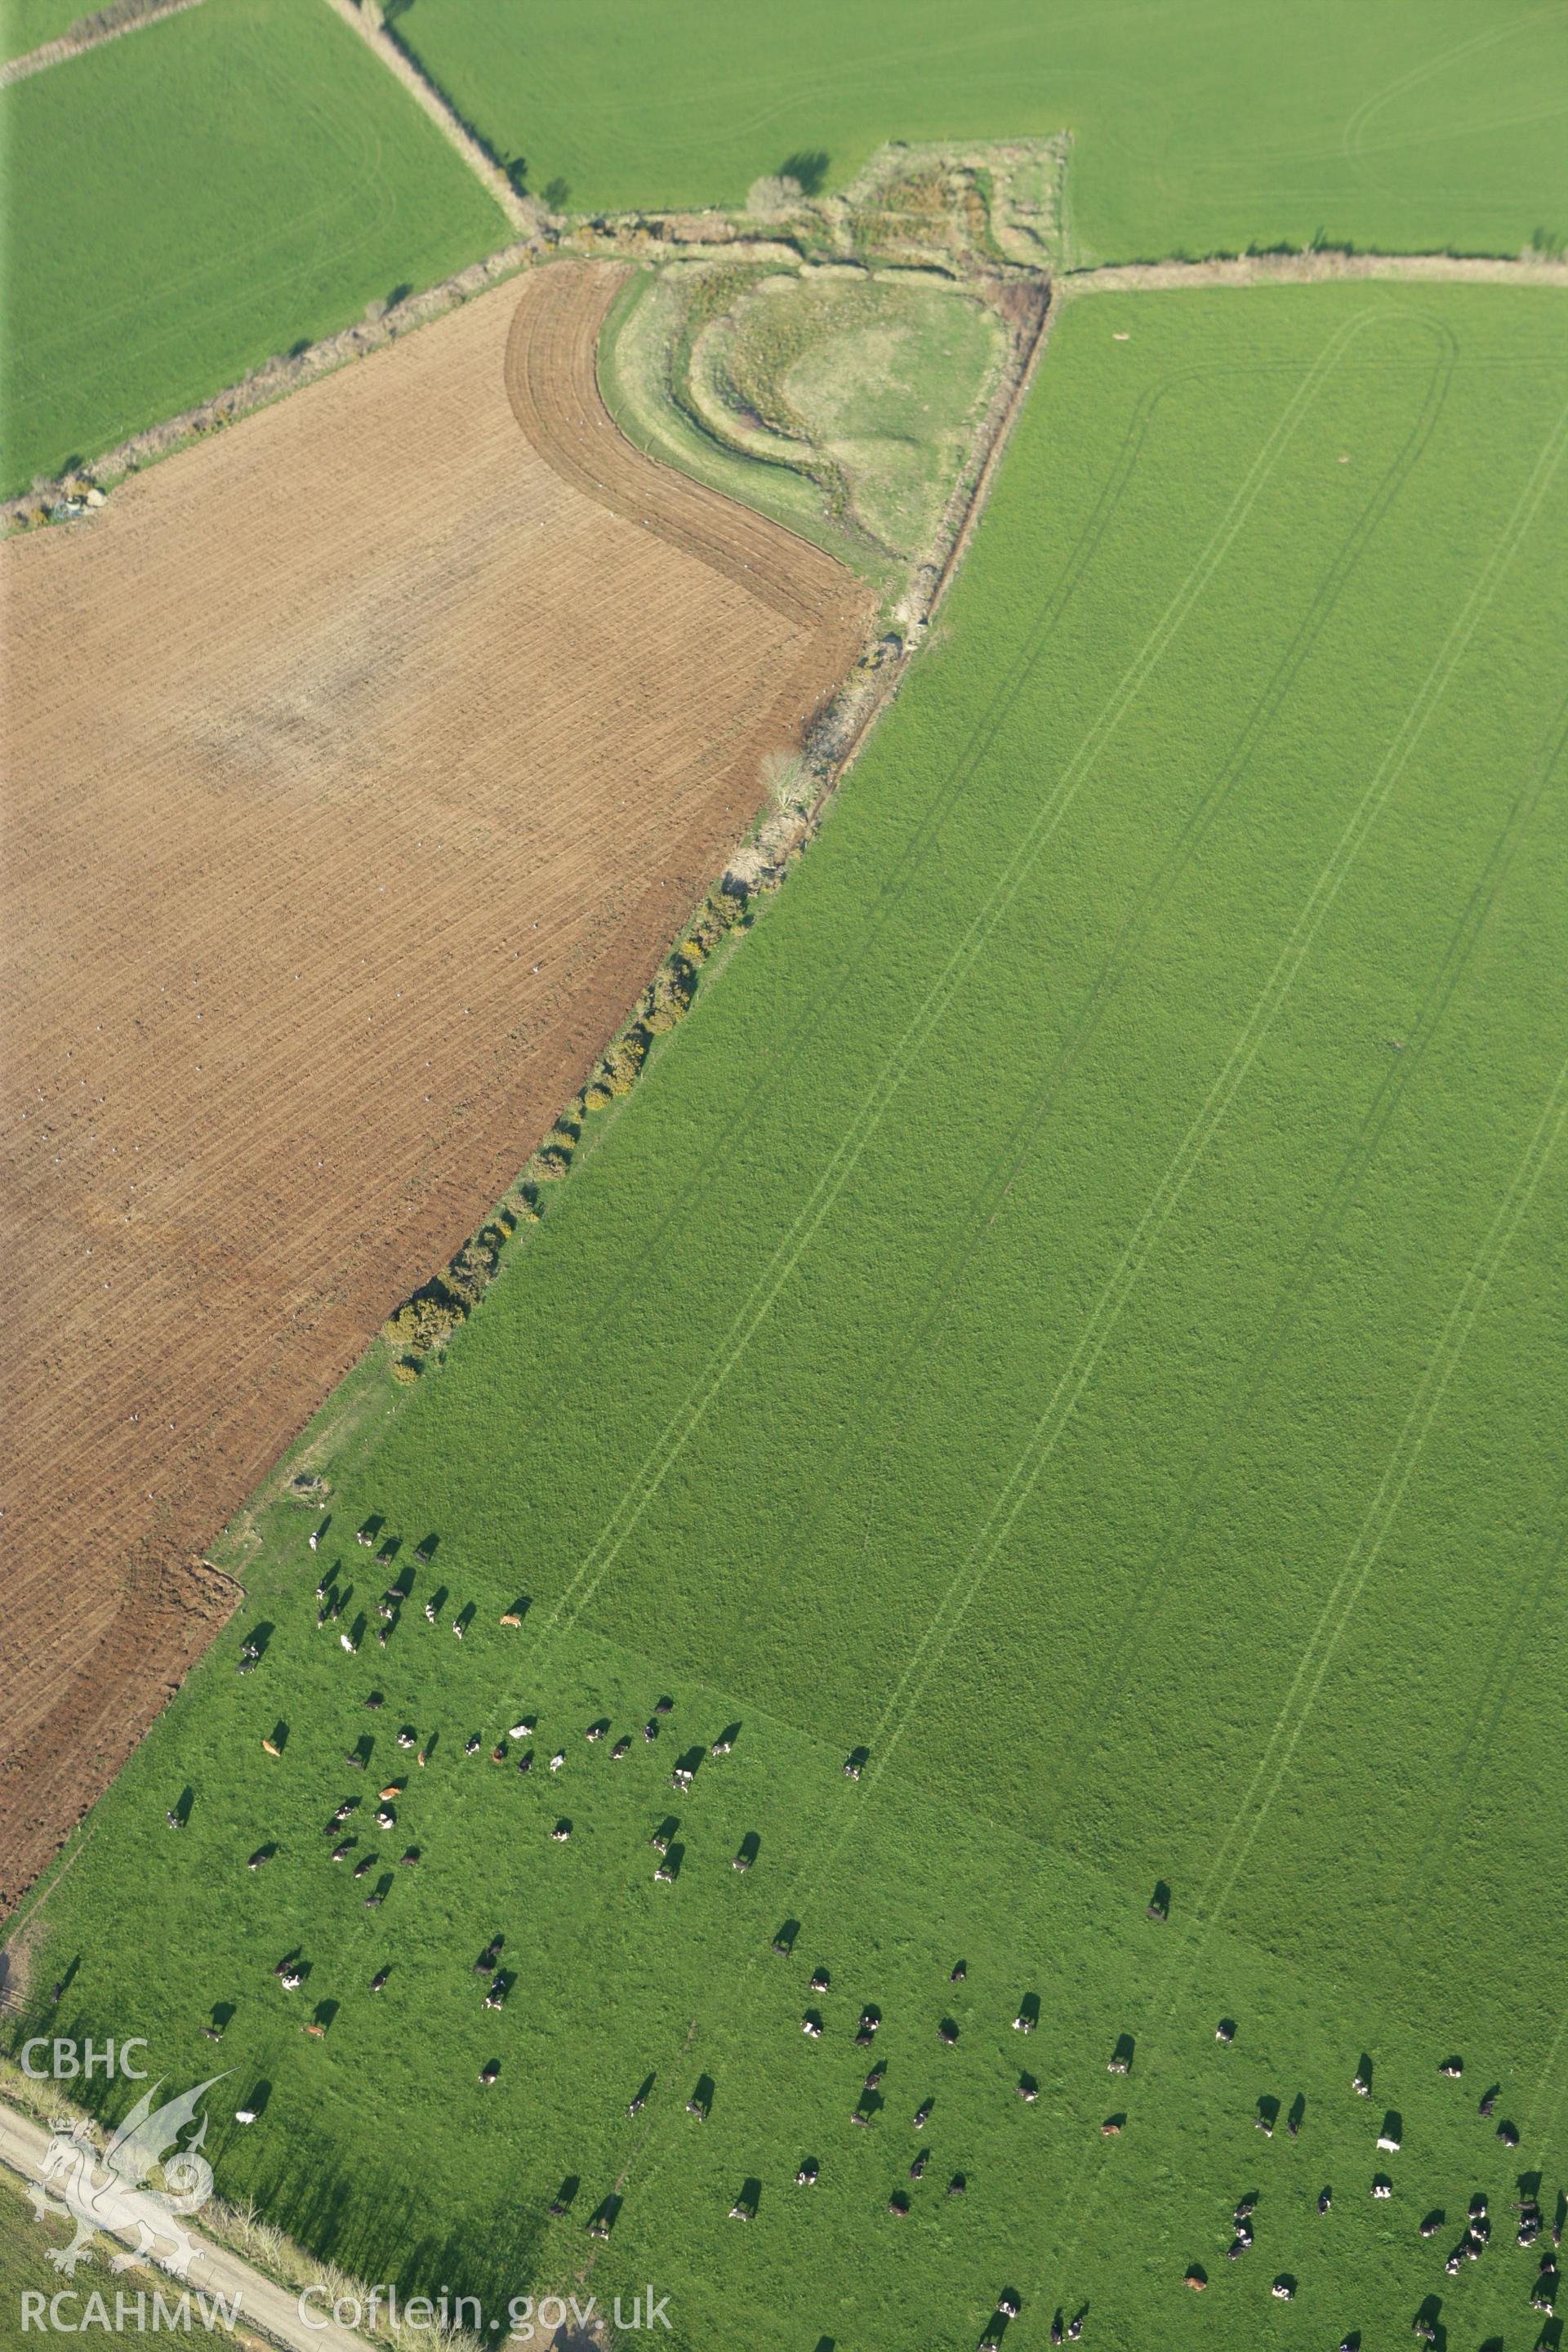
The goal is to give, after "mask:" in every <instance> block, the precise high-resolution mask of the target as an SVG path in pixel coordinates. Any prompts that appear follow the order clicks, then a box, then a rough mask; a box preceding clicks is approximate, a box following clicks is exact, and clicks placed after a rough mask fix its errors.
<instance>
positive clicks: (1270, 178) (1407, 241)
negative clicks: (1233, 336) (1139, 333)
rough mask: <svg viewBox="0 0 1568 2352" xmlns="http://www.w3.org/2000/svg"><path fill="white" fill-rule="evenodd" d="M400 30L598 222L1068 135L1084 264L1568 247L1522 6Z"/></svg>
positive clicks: (1565, 170) (818, 1)
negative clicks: (601, 213) (1322, 240)
mask: <svg viewBox="0 0 1568 2352" xmlns="http://www.w3.org/2000/svg"><path fill="white" fill-rule="evenodd" d="M395 14H396V20H397V31H398V37H399V38H400V39H401V40H403V41H404V42H405V44H406V45H407V47H409V48H411V49H412V50H413V51H414V52H415V53H416V55H417V57H418V58H419V59H420V61H421V62H422V64H423V65H424V66H425V68H426V71H427V72H428V73H429V74H431V76H432V77H433V78H434V79H435V80H436V81H437V83H438V84H439V85H440V87H441V88H442V89H445V90H446V91H447V92H448V94H449V95H450V96H451V98H452V100H453V101H454V102H455V104H456V105H457V106H458V109H459V110H461V112H462V113H463V114H464V116H465V117H466V118H467V119H468V121H471V122H472V123H473V124H474V125H475V127H476V129H478V130H479V132H480V133H481V134H482V135H483V136H484V137H485V138H486V139H487V140H488V141H489V142H490V144H491V145H492V146H493V147H494V148H495V149H496V151H497V152H498V153H501V154H504V155H507V156H509V157H510V156H521V157H523V158H524V159H525V160H526V163H527V168H528V177H529V184H530V185H531V187H534V188H537V189H539V190H541V191H544V192H546V193H548V194H549V196H550V201H551V202H552V203H560V202H562V201H563V197H567V198H569V199H570V202H571V203H572V205H574V207H575V208H577V209H578V210H582V211H593V210H595V208H597V207H599V206H606V207H616V206H626V205H687V204H724V205H733V204H738V203H739V202H740V201H741V199H742V197H743V196H744V194H745V193H746V190H747V188H748V187H749V186H750V184H752V181H753V180H754V179H756V178H757V176H758V175H759V174H768V173H777V172H779V171H780V170H781V169H782V170H784V172H788V173H792V174H793V175H795V176H799V177H803V178H804V179H805V180H808V181H809V180H814V179H818V178H820V179H821V180H822V181H823V182H824V183H825V184H827V185H829V186H833V187H842V186H843V185H844V184H845V183H846V182H847V180H848V179H849V178H850V177H851V176H852V175H853V173H855V172H856V171H857V170H858V167H859V165H860V164H861V163H864V162H865V160H866V158H867V157H868V155H869V154H870V153H871V152H872V150H873V149H874V148H876V147H877V146H878V145H879V143H880V142H881V141H883V140H884V139H910V140H920V139H939V140H952V139H955V138H971V139H980V138H1016V137H1019V136H1021V135H1022V134H1024V133H1026V132H1045V133H1054V132H1057V131H1064V130H1066V131H1071V132H1072V133H1073V134H1074V137H1075V141H1076V146H1075V151H1074V159H1073V189H1072V199H1073V200H1072V208H1071V222H1070V226H1071V230H1072V242H1071V246H1070V255H1071V258H1072V259H1073V261H1074V264H1075V266H1077V265H1079V264H1081V263H1083V262H1086V261H1101V262H1103V261H1150V260H1163V259H1166V258H1167V257H1170V256H1171V255H1173V254H1175V253H1182V252H1185V253H1190V254H1194V255H1204V254H1208V253H1213V252H1216V251H1225V252H1241V251H1242V250H1244V249H1245V248H1247V247H1248V246H1249V244H1250V243H1251V241H1252V240H1253V239H1257V240H1258V241H1259V242H1260V243H1262V244H1264V245H1271V244H1273V243H1275V242H1276V241H1277V240H1280V239H1283V240H1285V241H1287V242H1289V244H1290V245H1292V246H1294V247H1302V246H1304V245H1306V244H1307V243H1308V241H1309V240H1310V239H1311V238H1312V237H1314V236H1320V235H1321V236H1327V237H1328V238H1329V239H1331V241H1333V242H1335V243H1341V242H1344V241H1347V240H1350V241H1353V242H1354V243H1355V244H1357V245H1359V246H1361V247H1363V250H1364V249H1367V248H1371V249H1373V250H1383V251H1387V252H1397V253H1403V252H1410V251H1416V250H1427V249H1438V250H1441V249H1444V248H1447V247H1454V248H1456V249H1458V250H1459V251H1462V252H1485V253H1504V254H1509V253H1517V252H1518V251H1519V249H1520V247H1521V245H1523V244H1524V243H1525V242H1526V240H1527V239H1528V238H1530V237H1531V236H1532V235H1533V234H1534V232H1535V231H1536V229H1537V228H1538V227H1542V226H1544V227H1545V229H1546V230H1547V231H1548V232H1550V233H1552V234H1554V235H1555V236H1559V237H1560V236H1563V235H1564V234H1568V145H1565V142H1564V141H1563V27H1562V22H1561V19H1560V18H1558V17H1557V16H1554V15H1553V13H1552V10H1551V9H1550V8H1544V9H1542V8H1533V7H1520V6H1516V5H1512V0H1428V5H1426V6H1424V7H1422V8H1420V9H1419V10H1413V9H1409V8H1399V7H1387V6H1382V7H1367V6H1365V5H1362V0H1327V5H1323V6H1320V7H1317V8H1301V7H1297V6H1292V5H1289V0H1259V5H1256V6H1252V7H1248V8H1246V9H1240V10H1231V11H1229V12H1227V13H1226V14H1225V15H1223V16H1218V15H1215V14H1214V13H1213V12H1210V11H1206V10H1204V9H1201V8H1199V7H1196V6H1194V5H1190V0H1175V5H1163V0H1142V5H1134V6H1131V7H1124V8H1085V7H1081V6H1078V5H1070V0H973V5H971V6H970V7H968V8H966V9H965V10H964V11H963V15H962V16H957V15H955V13H954V11H953V10H952V7H951V6H949V5H947V0H906V5H904V6H903V7H901V8H900V10H899V12H898V14H897V16H885V15H883V14H882V13H880V12H878V11H874V10H871V9H868V8H858V7H847V6H845V5H842V0H802V5H799V6H797V7H795V8H794V9H793V10H792V11H791V13H790V16H789V17H788V20H787V23H785V22H784V20H782V19H780V18H778V17H776V16H772V15H770V14H768V13H767V12H765V11H762V10H755V9H742V8H734V7H731V6H727V5H723V0H671V5H668V6H666V7H663V8H660V9H658V10H657V11H655V10H647V11H637V10H633V11H629V12H628V10H627V9H626V7H625V6H624V5H621V0H582V5H579V6H577V7H574V8H570V9H560V10H556V11H553V12H548V13H545V14H542V15H529V14H519V13H518V12H517V11H516V10H514V9H512V8H510V7H509V6H507V5H503V0H407V5H406V6H403V5H399V6H398V7H397V9H396V11H395Z"/></svg>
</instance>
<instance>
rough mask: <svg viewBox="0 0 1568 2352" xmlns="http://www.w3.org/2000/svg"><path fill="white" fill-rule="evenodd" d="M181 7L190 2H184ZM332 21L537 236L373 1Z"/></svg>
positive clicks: (512, 217)
mask: <svg viewBox="0 0 1568 2352" xmlns="http://www.w3.org/2000/svg"><path fill="white" fill-rule="evenodd" d="M183 4H184V5H191V0H183ZM327 5H328V7H329V8H330V9H331V11H332V14H333V15H334V16H341V17H342V21H343V23H344V24H345V25H346V26H348V27H349V30H350V31H351V32H353V33H355V34H357V35H358V37H359V38H360V39H361V40H362V41H363V43H364V45H365V47H366V48H368V49H369V50H370V51H371V53H372V55H373V56H374V57H378V58H380V59H381V62H382V64H383V65H384V67H385V68H386V69H387V71H388V73H390V74H392V75H394V76H395V78H396V79H397V80H398V81H400V82H401V83H402V85H403V87H404V89H405V90H406V91H407V92H408V95H409V97H410V98H411V99H412V100H414V103H415V104H416V106H417V107H418V109H419V110H420V112H421V113H422V114H424V115H425V116H426V117H427V119H428V120H429V121H431V122H433V123H434V124H435V126H436V128H437V131H439V132H440V133H441V136H442V138H443V139H445V141H446V142H447V145H448V146H449V147H451V148H453V149H454V150H455V151H456V152H457V153H458V154H459V155H460V156H461V157H462V159H463V161H464V163H466V164H467V165H468V169H469V171H470V172H471V173H473V175H474V177H475V179H477V180H478V181H479V184H480V185H481V186H482V187H483V188H484V191H485V193H486V194H487V195H489V197H490V198H491V199H492V201H493V202H494V203H495V204H496V205H499V207H500V210H501V211H502V212H503V213H504V214H505V215H506V217H507V219H508V220H509V221H510V224H511V226H512V227H513V228H514V229H516V230H517V232H518V234H519V236H532V235H534V234H536V233H537V230H538V226H539V214H538V211H537V208H536V207H535V206H534V205H531V204H530V203H529V202H528V200H527V199H526V198H525V197H522V196H520V195H519V194H518V193H517V190H516V189H515V188H514V187H513V186H512V184H511V182H510V180H509V179H508V178H507V175H506V173H504V172H503V171H502V170H501V168H500V164H499V163H496V162H495V161H494V160H493V158H492V157H490V156H489V155H487V154H486V152H485V151H484V149H483V148H482V147H481V146H480V144H479V141H478V140H477V139H476V138H475V136H474V134H473V132H472V131H470V130H469V129H468V125H467V123H466V122H464V121H461V119H460V118H459V116H458V114H457V113H456V111H455V110H454V109H453V107H452V106H451V104H450V102H449V100H447V99H446V98H444V97H443V96H442V94H441V92H440V91H439V90H438V89H437V88H436V85H435V83H434V82H431V81H427V80H426V78H425V76H424V75H423V74H422V73H421V72H420V71H419V70H418V68H417V67H416V65H415V63H414V61H413V59H412V58H410V57H409V55H408V53H407V51H406V50H405V49H403V48H400V47H399V46H398V44H397V43H396V42H395V40H394V39H393V37H392V36H391V34H390V33H389V32H388V31H387V29H386V24H385V20H384V17H383V16H382V13H381V10H380V8H379V7H378V6H377V5H376V0H364V5H363V8H356V7H355V6H354V5H353V0H327Z"/></svg>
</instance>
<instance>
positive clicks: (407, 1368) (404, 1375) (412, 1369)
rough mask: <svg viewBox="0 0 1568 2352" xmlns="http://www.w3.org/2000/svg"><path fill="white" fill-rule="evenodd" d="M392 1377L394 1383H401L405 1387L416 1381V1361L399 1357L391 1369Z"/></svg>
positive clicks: (408, 1357)
mask: <svg viewBox="0 0 1568 2352" xmlns="http://www.w3.org/2000/svg"><path fill="white" fill-rule="evenodd" d="M392 1377H393V1379H394V1380H395V1381H403V1382H404V1383H405V1385H407V1384H408V1383H410V1382H412V1381H416V1380H417V1379H418V1378H419V1365H418V1361H417V1360H416V1358H415V1357H413V1356H399V1357H398V1359H397V1361H396V1362H395V1364H394V1365H393V1367H392Z"/></svg>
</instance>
